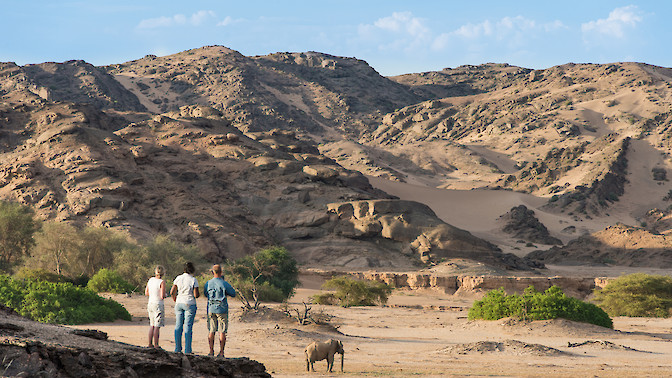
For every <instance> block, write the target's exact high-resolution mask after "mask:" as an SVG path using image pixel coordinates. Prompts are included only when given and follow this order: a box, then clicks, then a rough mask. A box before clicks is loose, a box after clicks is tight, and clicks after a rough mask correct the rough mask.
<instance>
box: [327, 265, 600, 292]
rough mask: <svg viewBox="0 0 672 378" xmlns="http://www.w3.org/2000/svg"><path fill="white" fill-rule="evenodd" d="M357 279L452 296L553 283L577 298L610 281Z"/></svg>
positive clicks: (407, 275) (400, 275) (381, 275)
mask: <svg viewBox="0 0 672 378" xmlns="http://www.w3.org/2000/svg"><path fill="white" fill-rule="evenodd" d="M314 273H317V274H319V275H321V276H323V277H325V278H331V277H333V276H335V275H337V274H338V273H337V272H329V271H319V272H318V271H315V272H314ZM350 275H351V276H353V277H354V278H357V279H364V280H373V281H380V282H384V283H386V284H388V285H391V286H392V287H395V288H400V289H413V290H417V289H434V290H438V291H441V292H444V293H445V294H449V295H474V296H480V295H483V294H485V293H487V292H488V291H490V290H495V289H499V288H503V289H504V291H506V292H507V293H509V294H511V293H522V292H523V291H524V290H525V289H526V288H528V287H529V286H533V287H534V288H535V290H537V291H544V290H546V289H548V288H550V287H551V286H558V287H560V288H561V289H562V290H563V292H564V293H565V294H567V295H569V296H573V297H576V298H586V297H587V296H589V295H591V294H592V293H593V290H594V289H595V288H603V287H605V286H606V285H607V284H608V283H609V279H608V278H605V277H595V278H591V277H583V278H578V277H504V276H472V275H442V274H434V273H422V272H421V273H417V272H355V273H350Z"/></svg>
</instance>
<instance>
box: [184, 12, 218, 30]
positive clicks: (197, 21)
mask: <svg viewBox="0 0 672 378" xmlns="http://www.w3.org/2000/svg"><path fill="white" fill-rule="evenodd" d="M215 17H217V15H216V14H215V12H213V11H211V10H200V11H198V12H196V13H194V14H192V15H191V17H190V21H191V24H192V25H194V26H198V25H201V24H203V23H204V22H206V21H208V20H209V19H211V18H215Z"/></svg>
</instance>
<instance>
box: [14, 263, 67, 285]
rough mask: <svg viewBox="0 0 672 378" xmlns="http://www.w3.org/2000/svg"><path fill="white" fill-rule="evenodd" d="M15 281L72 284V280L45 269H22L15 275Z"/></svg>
mask: <svg viewBox="0 0 672 378" xmlns="http://www.w3.org/2000/svg"><path fill="white" fill-rule="evenodd" d="M13 278H14V279H15V280H35V281H48V282H70V279H69V278H68V277H66V276H64V275H62V274H56V273H54V272H50V271H48V270H45V269H29V268H26V267H22V268H21V269H19V271H18V272H16V273H14V276H13Z"/></svg>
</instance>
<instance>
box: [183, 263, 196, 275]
mask: <svg viewBox="0 0 672 378" xmlns="http://www.w3.org/2000/svg"><path fill="white" fill-rule="evenodd" d="M195 271H196V268H194V264H193V263H192V262H191V261H187V262H186V263H184V273H189V274H194V272H195Z"/></svg>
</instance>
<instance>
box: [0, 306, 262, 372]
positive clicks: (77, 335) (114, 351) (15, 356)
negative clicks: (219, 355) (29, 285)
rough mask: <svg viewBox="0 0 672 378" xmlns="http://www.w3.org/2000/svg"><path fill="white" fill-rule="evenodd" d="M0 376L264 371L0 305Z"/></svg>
mask: <svg viewBox="0 0 672 378" xmlns="http://www.w3.org/2000/svg"><path fill="white" fill-rule="evenodd" d="M0 358H1V360H0V361H2V366H0V372H2V376H19V377H270V376H271V375H270V374H268V373H266V368H265V367H264V365H263V364H261V363H259V362H257V361H253V360H250V359H248V358H226V359H216V358H213V357H207V356H198V355H183V354H178V353H172V352H166V351H164V350H162V349H149V348H143V347H138V346H134V345H129V344H124V343H120V342H116V341H110V340H107V335H106V334H104V333H102V332H98V331H89V332H81V330H74V329H71V328H68V327H63V326H57V325H51V324H42V323H38V322H35V321H32V320H29V319H26V318H23V317H21V316H19V315H18V314H16V313H15V312H14V311H13V310H11V309H8V308H6V307H3V308H0Z"/></svg>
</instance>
